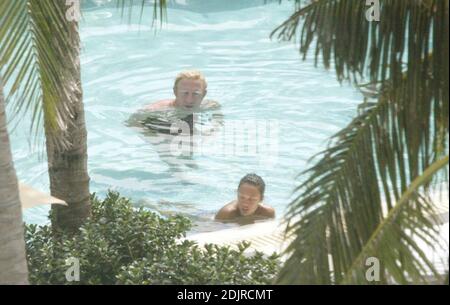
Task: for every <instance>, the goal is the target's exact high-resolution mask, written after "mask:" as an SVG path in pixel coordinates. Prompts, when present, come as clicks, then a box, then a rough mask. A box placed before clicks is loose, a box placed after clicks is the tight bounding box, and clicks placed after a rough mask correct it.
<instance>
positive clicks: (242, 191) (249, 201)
mask: <svg viewBox="0 0 450 305" xmlns="http://www.w3.org/2000/svg"><path fill="white" fill-rule="evenodd" d="M265 188H266V184H265V183H264V180H263V179H262V178H261V177H260V176H258V175H256V174H248V175H245V177H244V178H242V179H241V181H240V182H239V186H238V208H239V212H240V213H241V215H242V216H248V215H252V214H253V213H255V211H256V210H257V209H258V206H259V204H260V203H261V201H262V200H263V199H264V191H265Z"/></svg>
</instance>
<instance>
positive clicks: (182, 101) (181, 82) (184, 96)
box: [142, 70, 217, 112]
mask: <svg viewBox="0 0 450 305" xmlns="http://www.w3.org/2000/svg"><path fill="white" fill-rule="evenodd" d="M207 87H208V84H207V83H206V79H205V77H204V76H203V74H202V73H201V72H200V71H197V70H187V71H183V72H181V73H179V74H178V75H177V77H176V79H175V84H174V86H173V93H174V94H175V99H166V100H161V101H158V102H156V103H153V104H151V105H147V106H145V107H144V108H143V109H142V110H143V111H164V110H169V109H179V110H184V111H189V112H192V111H195V110H199V109H201V108H202V109H204V108H211V107H212V108H214V106H217V103H214V102H213V104H215V105H212V104H211V101H205V102H204V103H203V104H202V102H203V99H204V97H205V96H206V93H207Z"/></svg>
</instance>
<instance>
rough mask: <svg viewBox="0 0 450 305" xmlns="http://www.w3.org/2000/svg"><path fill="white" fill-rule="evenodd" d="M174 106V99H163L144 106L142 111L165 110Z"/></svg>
mask: <svg viewBox="0 0 450 305" xmlns="http://www.w3.org/2000/svg"><path fill="white" fill-rule="evenodd" d="M173 106H174V100H173V99H172V100H170V99H169V100H161V101H157V102H155V103H153V104H150V105H146V106H144V107H143V108H142V109H141V110H142V111H163V110H167V109H170V108H173Z"/></svg>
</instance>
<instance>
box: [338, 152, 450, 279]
mask: <svg viewBox="0 0 450 305" xmlns="http://www.w3.org/2000/svg"><path fill="white" fill-rule="evenodd" d="M448 158H449V157H448V155H447V156H446V157H444V158H443V159H440V160H438V161H436V162H435V163H433V164H432V165H431V166H430V167H429V168H428V169H426V170H425V171H424V173H423V174H422V175H420V176H419V177H417V178H416V179H415V180H414V181H413V182H412V183H411V185H410V186H409V187H408V189H407V190H406V191H405V192H404V193H403V194H402V196H401V198H400V199H399V201H398V202H397V203H396V204H395V206H394V208H392V209H391V210H390V211H389V214H388V215H387V217H386V218H385V219H384V220H383V221H382V222H381V223H380V224H379V226H378V227H377V228H376V230H375V231H374V233H373V234H372V236H371V237H370V239H369V241H368V242H367V243H366V244H365V245H364V248H363V249H362V250H361V252H360V253H359V255H358V257H357V258H356V259H355V260H354V262H353V263H352V265H351V267H350V268H349V270H348V271H347V273H346V276H345V278H344V280H343V283H344V284H349V283H361V282H364V275H365V272H366V270H365V265H364V261H365V259H366V258H368V257H373V256H377V257H378V258H379V259H380V260H381V261H382V262H383V263H384V264H385V265H386V269H387V271H388V272H389V274H391V275H392V277H393V280H395V281H397V282H402V281H404V280H405V276H404V271H403V270H399V269H400V268H399V267H398V266H397V265H396V264H397V260H398V257H399V256H398V254H397V253H396V252H394V251H384V250H381V249H387V248H395V249H401V248H404V249H405V251H403V252H402V255H403V259H404V260H405V261H410V262H411V261H412V262H414V261H415V260H416V257H418V258H419V259H421V260H423V263H424V264H426V267H427V268H428V269H427V268H423V266H422V265H421V264H417V265H416V266H413V267H415V269H413V271H414V272H410V278H409V279H406V280H407V281H408V280H411V281H412V282H415V283H417V282H420V281H422V282H426V280H427V276H426V275H427V271H428V272H429V273H430V274H432V276H433V277H434V278H437V279H438V281H439V282H442V281H443V279H440V274H439V272H438V270H436V269H435V267H434V266H433V264H432V263H431V262H429V260H428V258H427V257H426V254H425V253H424V252H423V251H422V250H421V249H420V248H419V247H417V245H416V242H415V241H413V239H412V238H411V236H410V235H412V236H414V234H415V233H417V234H420V233H421V232H416V231H418V230H417V229H416V228H418V227H419V228H421V229H420V231H422V230H423V226H424V224H426V226H427V227H429V228H430V229H431V232H428V231H425V232H426V235H424V236H421V238H423V239H424V240H426V241H428V240H431V241H433V243H429V242H428V244H429V245H430V247H431V248H432V249H433V248H434V247H435V245H439V244H440V243H443V241H442V240H439V239H438V238H436V236H438V234H439V232H438V230H437V229H435V228H434V227H433V224H434V223H436V221H432V218H433V215H426V214H424V213H422V212H420V210H421V209H423V208H424V207H425V209H426V210H429V211H432V210H433V208H432V203H430V202H428V200H427V199H426V198H421V197H420V196H418V194H420V188H421V187H422V186H423V185H425V184H426V183H428V182H429V181H430V180H432V178H433V176H434V175H435V174H436V173H437V172H439V171H440V170H442V169H445V167H446V166H447V165H448ZM415 202H418V203H419V205H415V204H414V203H415ZM427 216H428V217H427ZM430 218H431V219H430ZM396 226H398V227H400V228H402V229H403V230H405V229H406V230H409V231H410V232H408V234H405V231H403V230H398V228H396ZM392 254H394V255H393V256H389V255H392ZM414 255H415V256H416V257H415V256H414ZM397 271H400V272H397Z"/></svg>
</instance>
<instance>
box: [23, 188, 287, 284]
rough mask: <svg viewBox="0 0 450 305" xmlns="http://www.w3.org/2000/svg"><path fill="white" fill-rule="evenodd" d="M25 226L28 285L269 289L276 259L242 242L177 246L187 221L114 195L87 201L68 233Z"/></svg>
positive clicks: (187, 223) (48, 227)
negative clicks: (72, 276)
mask: <svg viewBox="0 0 450 305" xmlns="http://www.w3.org/2000/svg"><path fill="white" fill-rule="evenodd" d="M50 217H51V216H50ZM25 227H26V229H25V240H26V247H27V258H28V266H29V272H30V282H31V283H32V284H270V283H272V281H273V279H274V277H275V275H276V274H277V272H278V270H279V267H280V262H279V259H278V257H277V256H276V255H273V256H271V257H264V256H263V254H262V253H258V252H256V253H254V254H252V255H249V254H247V253H244V252H245V250H246V249H247V248H248V246H249V244H246V243H242V244H241V245H239V250H232V249H230V248H228V247H219V246H216V245H206V246H205V247H204V248H200V247H198V246H197V245H196V244H195V243H193V242H191V241H183V242H180V241H179V240H180V238H182V237H184V236H185V234H186V232H187V231H188V230H189V229H190V228H191V222H190V220H189V219H187V218H185V217H182V216H172V217H168V218H162V217H160V216H158V215H157V214H155V213H153V212H150V211H147V210H145V209H143V208H140V209H136V208H134V207H133V205H132V204H131V202H130V201H129V200H128V199H126V198H123V197H120V195H119V194H118V193H115V192H109V193H108V194H107V196H106V198H105V199H104V200H99V199H98V198H97V197H96V196H95V195H94V196H93V197H92V218H91V219H89V220H88V221H87V222H86V223H85V224H84V225H83V226H82V227H81V229H80V231H79V232H78V233H76V234H69V233H65V232H61V231H58V232H55V231H52V228H51V227H50V226H43V227H37V226H36V225H26V226H25ZM70 258H77V259H78V260H79V262H80V281H78V282H68V281H67V280H66V272H67V270H68V268H69V267H70V265H67V264H66V260H67V259H70Z"/></svg>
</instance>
